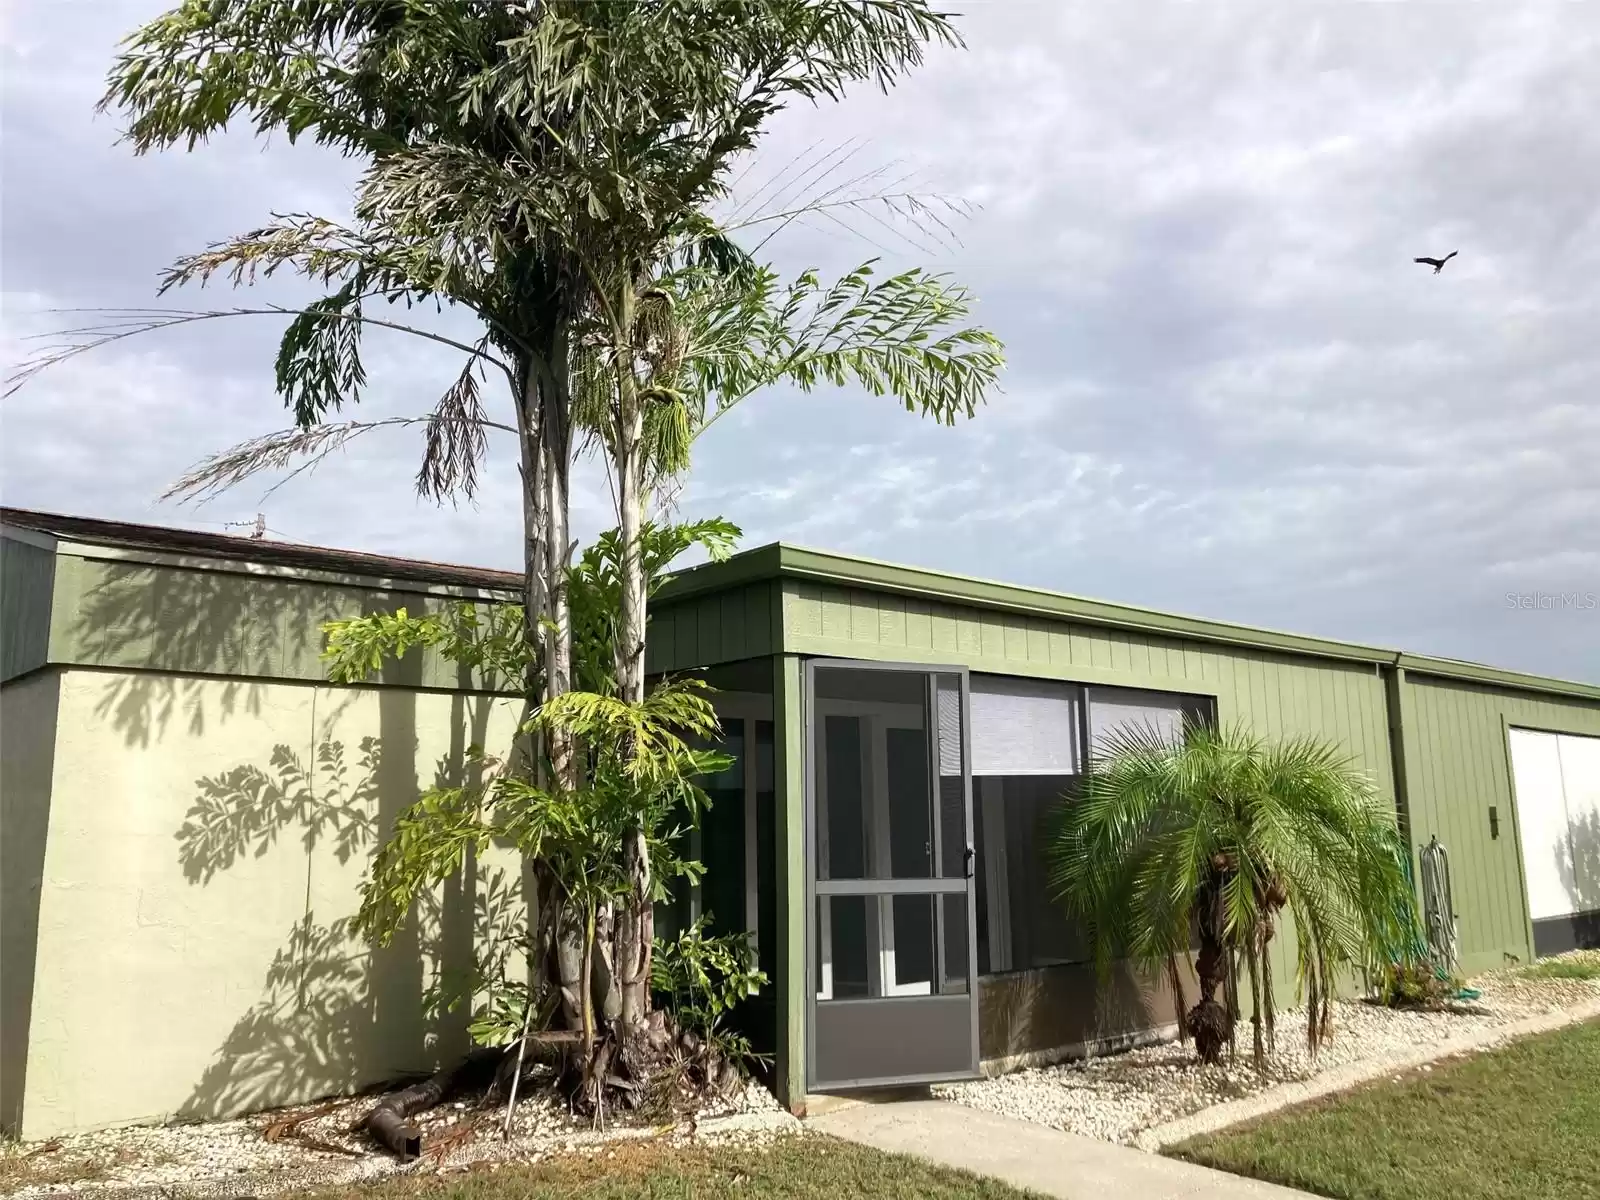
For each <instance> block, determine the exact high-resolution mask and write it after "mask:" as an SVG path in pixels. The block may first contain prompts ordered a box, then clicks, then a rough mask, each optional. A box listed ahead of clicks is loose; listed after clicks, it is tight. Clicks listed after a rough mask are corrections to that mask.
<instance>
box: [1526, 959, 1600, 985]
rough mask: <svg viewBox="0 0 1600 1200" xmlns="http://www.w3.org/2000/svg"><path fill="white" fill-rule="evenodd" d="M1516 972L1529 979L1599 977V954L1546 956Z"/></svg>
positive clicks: (1589, 978)
mask: <svg viewBox="0 0 1600 1200" xmlns="http://www.w3.org/2000/svg"><path fill="white" fill-rule="evenodd" d="M1518 974H1519V975H1523V976H1526V977H1527V978H1529V979H1582V980H1592V979H1600V955H1584V956H1582V957H1579V956H1577V955H1567V956H1563V957H1561V958H1547V959H1545V960H1544V961H1543V962H1536V963H1534V964H1533V965H1532V966H1531V967H1523V968H1522V970H1521V971H1519V972H1518Z"/></svg>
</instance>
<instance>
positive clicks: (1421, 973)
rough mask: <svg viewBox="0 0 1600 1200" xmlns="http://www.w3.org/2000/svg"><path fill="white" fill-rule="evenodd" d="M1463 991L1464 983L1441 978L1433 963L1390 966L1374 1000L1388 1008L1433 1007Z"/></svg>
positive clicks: (1382, 977) (1387, 967)
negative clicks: (1462, 984)
mask: <svg viewBox="0 0 1600 1200" xmlns="http://www.w3.org/2000/svg"><path fill="white" fill-rule="evenodd" d="M1460 990H1461V981H1460V980H1459V979H1457V978H1455V977H1454V976H1452V975H1441V974H1440V973H1439V972H1438V971H1437V970H1435V969H1434V967H1433V965H1432V964H1431V963H1426V962H1406V963H1389V964H1388V965H1387V966H1385V967H1384V968H1383V970H1382V971H1380V972H1379V974H1378V980H1377V985H1376V987H1375V988H1374V997H1373V998H1374V999H1376V1000H1377V1002H1378V1003H1379V1004H1381V1005H1383V1006H1384V1007H1385V1008H1433V1007H1435V1006H1437V1005H1440V1004H1443V1003H1444V1002H1445V1001H1446V1000H1448V999H1449V998H1450V997H1451V996H1452V995H1454V994H1455V993H1456V992H1458V991H1460Z"/></svg>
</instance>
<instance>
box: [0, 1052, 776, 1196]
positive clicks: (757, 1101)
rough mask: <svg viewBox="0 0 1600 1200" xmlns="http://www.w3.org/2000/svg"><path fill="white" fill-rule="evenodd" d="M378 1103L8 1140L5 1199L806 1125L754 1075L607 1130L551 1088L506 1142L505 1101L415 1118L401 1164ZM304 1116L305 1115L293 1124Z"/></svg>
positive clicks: (130, 1191)
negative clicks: (384, 1137)
mask: <svg viewBox="0 0 1600 1200" xmlns="http://www.w3.org/2000/svg"><path fill="white" fill-rule="evenodd" d="M376 1102H377V1097H375V1096H368V1097H362V1098H357V1099H350V1100H339V1101H332V1102H327V1103H321V1104H306V1105H300V1106H297V1107H295V1108H288V1109H280V1110H276V1111H273V1112H269V1113H261V1114H258V1115H256V1116H252V1117H248V1118H244V1119H241V1120H235V1121H211V1122H205V1123H202V1124H172V1125H159V1126H135V1127H129V1128H122V1129H112V1130H104V1131H101V1132H96V1133H85V1134H77V1135H74V1136H71V1137H63V1138H54V1139H50V1140H48V1141H44V1142H34V1143H17V1144H12V1145H8V1146H5V1147H3V1148H0V1195H5V1196H8V1197H12V1198H14V1200H33V1198H35V1197H45V1196H60V1195H85V1196H96V1197H101V1198H102V1200H143V1198H145V1197H151V1198H154V1197H171V1198H173V1200H177V1198H179V1197H191V1196H192V1197H246V1196H267V1195H272V1194H274V1193H278V1192H283V1191H287V1190H290V1189H298V1188H306V1187H310V1186H314V1185H318V1184H338V1183H350V1182H356V1181H360V1180H366V1179H377V1178H380V1177H383V1176H388V1175H397V1174H415V1173H421V1174H427V1173H450V1172H453V1171H460V1170H467V1169H469V1168H472V1167H484V1168H486V1169H493V1167H494V1166H496V1165H497V1164H499V1163H502V1162H524V1163H526V1162H538V1161H540V1160H542V1159H545V1158H548V1157H551V1156H554V1155H560V1154H601V1153H605V1152H606V1150H607V1147H608V1146H611V1145H614V1144H615V1143H617V1142H619V1141H623V1140H630V1139H637V1138H643V1137H665V1138H668V1139H671V1140H673V1141H675V1142H687V1141H700V1142H707V1141H709V1142H725V1141H726V1142H734V1143H739V1144H751V1143H758V1142H761V1141H763V1140H769V1139H771V1138H772V1137H775V1136H781V1135H784V1134H786V1133H789V1132H792V1131H793V1130H794V1129H795V1128H796V1127H797V1125H798V1122H797V1121H795V1119H794V1118H793V1117H791V1116H790V1115H789V1113H788V1112H787V1111H786V1110H785V1109H784V1108H783V1107H782V1106H780V1105H779V1104H778V1102H777V1100H776V1099H775V1098H774V1097H773V1095H772V1093H771V1092H769V1091H768V1090H767V1089H766V1088H765V1087H763V1086H761V1085H760V1084H759V1083H756V1082H754V1081H752V1082H750V1083H748V1084H747V1085H746V1086H745V1087H744V1088H743V1089H742V1090H740V1091H739V1092H738V1093H736V1094H735V1095H734V1096H732V1097H730V1098H729V1099H728V1100H725V1101H722V1102H719V1103H718V1104H715V1105H712V1106H708V1107H706V1108H704V1109H702V1110H701V1111H700V1113H698V1114H697V1115H696V1116H695V1117H694V1118H693V1119H692V1120H683V1121H679V1122H677V1123H676V1124H670V1123H669V1124H665V1125H662V1124H654V1123H650V1122H646V1121H642V1120H639V1119H638V1118H636V1117H633V1116H631V1115H630V1114H618V1115H616V1116H614V1117H612V1118H610V1119H609V1120H608V1121H607V1124H606V1127H605V1128H604V1129H596V1128H595V1127H594V1126H593V1124H592V1123H591V1122H590V1121H589V1120H588V1119H587V1118H578V1117H574V1116H572V1115H571V1114H570V1113H569V1112H568V1111H567V1109H566V1106H565V1104H564V1103H563V1102H562V1101H561V1099H560V1098H559V1097H558V1096H557V1094H556V1093H555V1092H554V1091H553V1090H552V1089H550V1088H543V1089H536V1090H534V1091H533V1092H532V1093H531V1094H524V1095H523V1096H520V1097H519V1098H518V1100H517V1113H516V1117H515V1119H514V1122H513V1126H512V1136H511V1139H510V1140H509V1141H503V1140H502V1139H501V1133H500V1131H501V1127H502V1125H503V1123H504V1119H505V1109H504V1107H503V1106H493V1107H479V1106H476V1105H472V1104H468V1103H466V1102H460V1101H457V1102H452V1103H449V1104H446V1105H442V1106H441V1107H439V1108H436V1109H434V1110H433V1111H432V1112H429V1113H425V1114H422V1115H421V1116H419V1117H417V1118H416V1120H417V1122H418V1124H419V1125H420V1126H421V1127H422V1130H423V1155H422V1157H421V1158H420V1159H418V1160H416V1161H415V1162H410V1163H402V1162H400V1161H399V1160H397V1159H396V1158H394V1157H393V1156H392V1155H390V1154H388V1153H387V1152H386V1151H384V1150H382V1149H380V1148H378V1147H376V1146H375V1145H374V1144H373V1143H372V1141H371V1140H370V1139H369V1138H368V1137H367V1136H366V1135H365V1134H364V1133H362V1132H360V1130H359V1126H360V1123H361V1121H362V1120H363V1119H364V1118H365V1117H366V1115H367V1112H368V1111H369V1110H370V1109H371V1108H372V1106H373V1105H374V1104H375V1103H376ZM302 1116H303V1117H305V1118H306V1119H305V1120H303V1121H301V1122H299V1123H297V1124H294V1125H293V1127H292V1128H291V1129H287V1130H286V1129H285V1126H286V1124H287V1123H288V1122H289V1121H291V1120H292V1119H293V1118H295V1117H302ZM430 1148H431V1149H430Z"/></svg>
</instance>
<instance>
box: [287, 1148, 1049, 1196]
mask: <svg viewBox="0 0 1600 1200" xmlns="http://www.w3.org/2000/svg"><path fill="white" fill-rule="evenodd" d="M580 1196H581V1197H583V1200H646V1198H648V1200H690V1198H693V1200H723V1198H728V1200H732V1198H733V1197H739V1198H741V1200H749V1198H751V1197H762V1196H785V1197H800V1198H802V1200H869V1198H871V1200H878V1198H879V1197H883V1196H916V1197H919V1198H923V1200H1028V1198H1029V1197H1032V1193H1030V1192H1022V1191H1018V1190H1017V1189H1016V1188H1013V1187H1009V1186H1007V1185H1006V1184H1003V1183H1000V1182H998V1181H996V1180H992V1179H983V1178H980V1177H979V1176H976V1175H969V1174H967V1173H966V1172H964V1171H953V1170H950V1169H948V1168H946V1167H937V1166H934V1165H932V1164H931V1163H925V1162H922V1161H921V1160H919V1159H914V1158H905V1157H902V1156H900V1155H896V1154H885V1153H883V1152H882V1151H879V1150H869V1149H867V1148H866V1147H864V1146H856V1145H852V1144H851V1143H849V1142H841V1141H838V1140H837V1139H835V1138H830V1137H824V1136H822V1135H820V1134H805V1135H801V1136H795V1137H783V1138H779V1139H777V1140H775V1141H774V1142H772V1143H771V1144H770V1145H767V1146H735V1145H723V1146H670V1145H667V1144H665V1143H661V1142H649V1143H643V1144H624V1145H618V1146H615V1147H613V1148H612V1150H611V1152H610V1153H609V1154H608V1152H607V1151H605V1150H602V1151H600V1152H599V1153H597V1154H595V1155H594V1156H592V1157H588V1156H569V1157H564V1158H560V1159H556V1160H554V1161H552V1162H549V1163H545V1164H541V1165H539V1166H532V1167H509V1166H508V1167H501V1168H500V1169H499V1170H498V1171H492V1172H491V1171H486V1170H482V1169H479V1170H476V1171H473V1172H471V1173H469V1174H465V1175H457V1176H445V1177H437V1176H436V1177H432V1178H429V1177H426V1176H405V1177H400V1178H396V1179H389V1180H385V1181H383V1182H381V1183H369V1184H349V1185H345V1186H343V1187H336V1188H326V1189H319V1190H315V1191H310V1192H306V1193H303V1194H302V1200H577V1198H578V1197H580Z"/></svg>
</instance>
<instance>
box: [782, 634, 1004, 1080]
mask: <svg viewBox="0 0 1600 1200" xmlns="http://www.w3.org/2000/svg"><path fill="white" fill-rule="evenodd" d="M967 711H968V695H967V677H966V672H965V671H964V670H962V669H961V668H945V667H919V666H900V665H893V666H885V665H881V664H875V663H857V662H846V661H840V660H829V659H814V660H811V661H810V662H809V663H808V664H807V667H806V714H807V721H806V724H807V731H806V738H807V773H806V822H807V847H808V858H809V860H810V871H809V881H810V896H809V905H808V918H807V927H808V938H807V941H808V948H809V954H810V972H809V988H808V992H809V996H810V1002H809V1005H808V1009H809V1016H810V1021H809V1025H810V1034H811V1036H810V1038H809V1039H808V1044H809V1046H810V1051H809V1055H808V1058H809V1080H808V1086H809V1087H810V1088H811V1089H812V1090H814V1091H825V1090H829V1089H843V1088H858V1087H870V1086H874V1085H883V1084H896V1083H911V1082H924V1081H931V1080H937V1079H961V1078H971V1077H973V1076H975V1075H976V1074H977V1069H978V1020H977V1017H978V1014H977V995H976V991H975V989H974V987H973V986H972V980H973V978H974V975H975V967H976V964H975V963H974V961H973V957H974V954H973V950H974V919H975V914H974V903H975V901H974V895H973V879H972V876H973V853H972V850H971V846H972V811H971V810H972V803H971V796H972V787H971V770H970V764H969V762H968V757H969V753H968V745H967V743H968V739H967V736H966V725H967Z"/></svg>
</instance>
